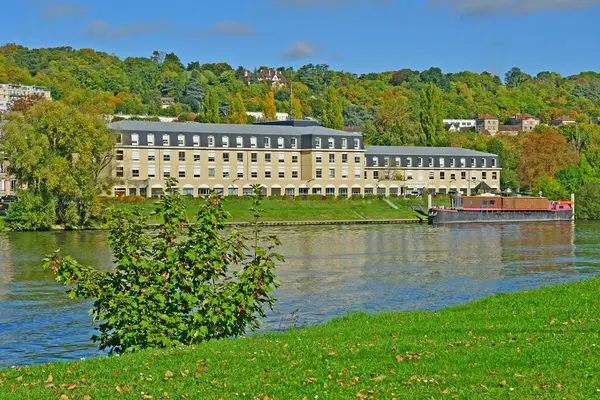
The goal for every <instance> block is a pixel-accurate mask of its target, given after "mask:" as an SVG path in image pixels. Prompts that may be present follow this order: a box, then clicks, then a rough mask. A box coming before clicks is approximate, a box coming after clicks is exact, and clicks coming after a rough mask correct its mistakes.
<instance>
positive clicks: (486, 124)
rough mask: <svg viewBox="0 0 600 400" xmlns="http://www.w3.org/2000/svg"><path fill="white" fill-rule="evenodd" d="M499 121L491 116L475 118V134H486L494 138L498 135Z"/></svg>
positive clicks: (485, 115)
mask: <svg viewBox="0 0 600 400" xmlns="http://www.w3.org/2000/svg"><path fill="white" fill-rule="evenodd" d="M499 126H500V121H499V120H498V118H496V117H494V116H493V115H489V114H484V115H480V116H479V117H477V132H484V131H485V132H488V133H489V134H490V135H492V136H494V135H496V134H497V133H498V129H499Z"/></svg>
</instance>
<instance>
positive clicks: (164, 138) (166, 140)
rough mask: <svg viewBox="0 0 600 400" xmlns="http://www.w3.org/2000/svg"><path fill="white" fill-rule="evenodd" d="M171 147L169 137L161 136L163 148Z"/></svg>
mask: <svg viewBox="0 0 600 400" xmlns="http://www.w3.org/2000/svg"><path fill="white" fill-rule="evenodd" d="M170 145H171V137H170V136H169V135H163V146H170Z"/></svg>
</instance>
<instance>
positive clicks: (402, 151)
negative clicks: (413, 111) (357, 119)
mask: <svg viewBox="0 0 600 400" xmlns="http://www.w3.org/2000/svg"><path fill="white" fill-rule="evenodd" d="M365 150H366V152H367V154H368V155H379V154H381V155H394V156H423V155H425V156H428V155H431V156H455V157H463V156H464V157H475V156H477V157H482V156H488V157H489V156H496V154H491V153H484V152H482V151H475V150H469V149H460V148H458V147H417V146H414V147H413V146H367V147H365Z"/></svg>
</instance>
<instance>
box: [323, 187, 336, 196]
mask: <svg viewBox="0 0 600 400" xmlns="http://www.w3.org/2000/svg"><path fill="white" fill-rule="evenodd" d="M325 196H335V188H332V187H328V188H325Z"/></svg>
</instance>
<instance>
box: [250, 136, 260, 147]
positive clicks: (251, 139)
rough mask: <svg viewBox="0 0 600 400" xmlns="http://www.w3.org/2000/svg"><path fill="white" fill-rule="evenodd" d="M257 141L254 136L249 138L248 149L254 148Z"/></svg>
mask: <svg viewBox="0 0 600 400" xmlns="http://www.w3.org/2000/svg"><path fill="white" fill-rule="evenodd" d="M257 143H258V142H257V140H256V136H252V137H251V138H250V147H252V148H255V147H256V146H257Z"/></svg>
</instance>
